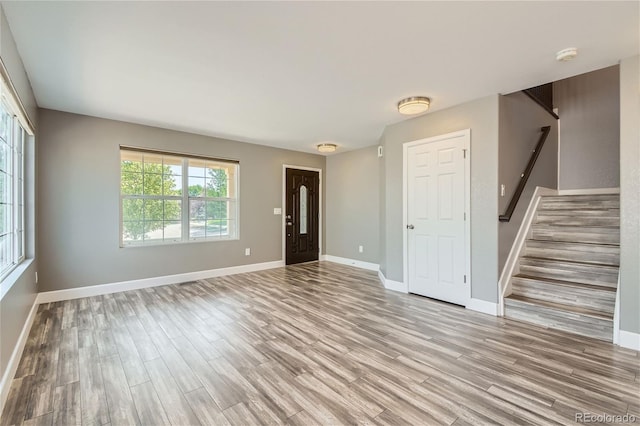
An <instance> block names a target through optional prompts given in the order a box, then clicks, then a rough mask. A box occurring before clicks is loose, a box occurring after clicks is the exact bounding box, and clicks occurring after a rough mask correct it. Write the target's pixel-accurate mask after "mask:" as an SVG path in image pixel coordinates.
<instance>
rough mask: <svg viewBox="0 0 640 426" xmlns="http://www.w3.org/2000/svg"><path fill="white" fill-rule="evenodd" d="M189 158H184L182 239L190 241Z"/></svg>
mask: <svg viewBox="0 0 640 426" xmlns="http://www.w3.org/2000/svg"><path fill="white" fill-rule="evenodd" d="M190 209H191V206H190V205H189V159H187V158H183V159H182V241H189V236H190V235H191V229H189V212H190Z"/></svg>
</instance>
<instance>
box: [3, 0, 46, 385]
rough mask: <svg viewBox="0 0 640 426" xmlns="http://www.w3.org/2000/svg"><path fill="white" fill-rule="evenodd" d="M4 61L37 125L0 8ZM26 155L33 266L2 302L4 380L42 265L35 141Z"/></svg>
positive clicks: (29, 253)
mask: <svg viewBox="0 0 640 426" xmlns="http://www.w3.org/2000/svg"><path fill="white" fill-rule="evenodd" d="M0 59H1V60H2V63H3V65H4V67H5V68H6V70H7V71H8V73H9V78H10V80H11V82H12V83H13V85H14V87H15V89H16V91H17V95H18V97H19V98H20V101H21V103H22V104H23V105H24V106H25V109H26V113H27V115H28V116H29V119H30V120H31V122H32V123H33V124H34V125H36V124H37V119H38V117H37V110H36V107H35V105H36V103H35V98H34V96H33V91H32V90H31V85H30V83H29V79H28V78H27V74H26V72H25V70H24V66H23V65H22V60H21V59H20V55H19V54H18V50H17V48H16V45H15V42H14V40H13V35H12V34H11V29H10V28H9V25H8V24H7V20H6V19H5V16H4V11H3V10H2V8H0ZM25 153H26V155H27V157H26V158H27V159H28V160H27V162H26V164H27V168H26V170H25V178H26V182H25V186H26V188H25V189H26V192H25V197H26V198H25V200H26V202H27V204H26V222H25V225H26V242H27V245H26V247H25V249H26V255H27V257H28V259H29V260H30V261H31V263H30V266H29V267H28V268H26V269H25V270H24V271H23V273H22V274H21V275H20V276H19V277H18V278H17V280H16V281H15V283H14V284H13V287H11V289H10V290H9V291H8V292H7V293H6V294H5V295H4V297H3V298H2V300H0V377H3V376H4V374H5V372H6V370H7V365H8V363H9V359H10V357H11V354H12V352H13V350H14V348H15V346H16V344H17V342H18V338H19V336H20V332H21V331H22V328H23V327H24V324H25V321H26V320H27V316H28V315H29V310H30V309H31V307H32V305H33V303H34V301H35V298H36V293H37V288H36V283H35V271H37V267H38V265H37V261H36V258H35V233H36V229H35V226H36V224H35V222H34V211H35V204H34V202H35V193H34V190H35V188H34V180H35V173H36V171H35V168H34V167H33V166H34V163H33V161H34V157H35V146H34V142H33V140H31V141H30V142H29V143H28V144H27V147H26V151H25ZM29 159H31V160H29ZM8 282H9V280H5V282H4V283H2V285H3V286H4V285H7V284H8Z"/></svg>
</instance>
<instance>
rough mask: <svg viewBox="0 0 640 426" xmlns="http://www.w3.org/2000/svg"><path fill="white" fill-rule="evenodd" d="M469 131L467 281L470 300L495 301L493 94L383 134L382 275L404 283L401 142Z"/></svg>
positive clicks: (495, 110)
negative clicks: (470, 280) (470, 281)
mask: <svg viewBox="0 0 640 426" xmlns="http://www.w3.org/2000/svg"><path fill="white" fill-rule="evenodd" d="M468 128H470V129H471V217H470V220H471V277H472V288H471V294H472V297H473V298H477V299H482V300H485V301H489V302H494V303H497V301H498V192H497V187H498V95H494V96H489V97H486V98H482V99H478V100H476V101H472V102H468V103H466V104H463V105H458V106H455V107H452V108H448V109H445V110H441V111H436V112H433V113H428V114H425V115H423V116H420V117H416V118H413V119H410V120H406V121H402V122H400V123H397V124H394V125H390V126H388V127H387V128H386V129H385V132H384V157H383V158H384V163H385V164H384V185H383V186H381V188H380V190H381V191H382V193H381V195H380V199H381V200H384V206H385V215H386V218H385V219H386V220H385V226H384V228H385V229H384V234H383V235H381V238H382V239H383V241H384V242H383V246H384V247H385V251H384V252H383V253H382V256H381V257H382V259H381V264H382V265H384V269H383V270H382V272H383V273H384V274H385V277H386V278H388V279H391V280H394V281H401V282H402V281H403V259H402V234H403V229H402V168H403V164H402V144H403V143H405V142H410V141H414V140H418V139H423V138H428V137H432V136H438V135H442V134H445V133H450V132H454V131H457V130H463V129H468Z"/></svg>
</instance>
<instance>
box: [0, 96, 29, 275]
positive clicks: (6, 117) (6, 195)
mask: <svg viewBox="0 0 640 426" xmlns="http://www.w3.org/2000/svg"><path fill="white" fill-rule="evenodd" d="M4 96H5V95H4V94H3V97H2V102H0V277H1V278H2V279H4V278H5V277H6V276H7V275H8V274H9V272H11V271H12V270H13V269H14V268H15V267H16V266H17V265H18V264H19V263H20V262H22V261H23V260H24V257H25V255H24V253H25V248H24V246H25V243H24V144H25V139H26V137H27V133H26V131H25V129H24V128H23V126H22V124H21V123H20V121H19V119H18V117H17V116H16V114H15V113H14V111H13V108H11V107H10V104H9V103H8V102H7V101H6V98H5V97H4Z"/></svg>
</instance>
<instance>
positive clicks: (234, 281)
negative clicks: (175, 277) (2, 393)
mask: <svg viewBox="0 0 640 426" xmlns="http://www.w3.org/2000/svg"><path fill="white" fill-rule="evenodd" d="M639 395H640V358H639V357H638V352H635V351H631V350H626V349H621V348H618V347H615V346H613V345H611V344H609V343H606V342H602V341H598V340H594V339H589V338H583V337H579V336H575V335H571V334H568V333H564V332H561V331H553V330H547V329H544V328H541V327H536V326H532V325H528V324H525V323H521V322H518V321H514V320H509V319H504V318H496V317H492V316H489V315H484V314H480V313H475V312H472V311H467V310H465V309H463V308H460V307H457V306H452V305H449V304H445V303H440V302H436V301H432V300H430V299H426V298H422V297H419V296H414V295H404V294H400V293H395V292H391V291H386V290H384V288H383V287H382V286H381V285H380V283H379V282H378V278H377V276H376V274H375V273H373V272H369V271H364V270H360V269H355V268H351V267H348V266H343V265H337V264H333V263H328V262H314V263H309V264H304V265H297V266H291V267H287V268H279V269H272V270H268V271H261V272H255V273H248V274H240V275H235V276H227V277H220V278H212V279H208V280H203V281H198V282H191V283H184V284H179V285H170V286H164V287H156V288H149V289H143V290H135V291H128V292H123V293H117V294H110V295H105V296H97V297H89V298H85V299H77V300H70V301H64V302H56V303H49V304H43V305H40V306H39V308H38V313H37V317H36V319H35V322H34V325H33V327H32V329H31V332H30V335H29V338H28V342H27V345H26V347H25V350H24V354H23V356H22V359H21V362H20V365H19V367H18V371H17V374H16V377H15V379H14V380H13V383H12V386H11V389H10V393H9V397H8V400H7V403H6V404H5V408H4V410H3V413H2V418H1V421H0V423H1V424H2V425H20V424H24V425H54V424H55V425H74V424H76V425H80V424H82V425H112V426H116V425H134V424H144V425H164V424H173V425H197V424H202V425H229V424H231V425H254V424H291V425H314V424H322V425H329V424H330V425H339V424H368V425H405V424H415V425H425V424H455V425H463V424H487V423H500V424H545V425H546V424H567V423H573V421H574V419H575V414H576V413H578V412H589V413H592V414H596V415H600V414H612V415H624V414H626V413H629V414H631V415H634V416H636V418H637V419H640V401H639Z"/></svg>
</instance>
